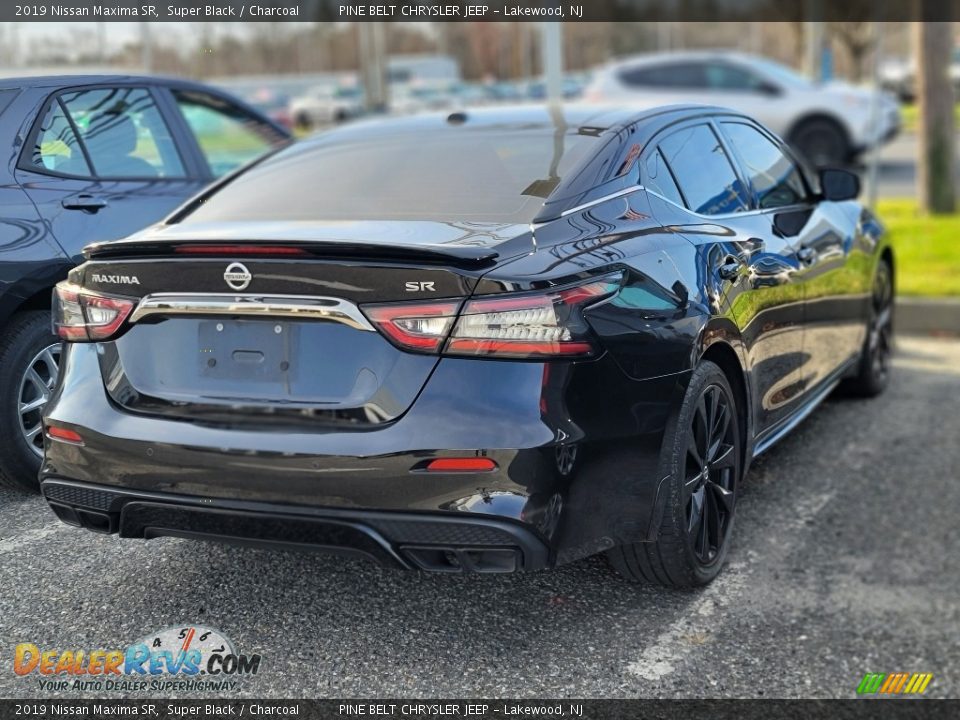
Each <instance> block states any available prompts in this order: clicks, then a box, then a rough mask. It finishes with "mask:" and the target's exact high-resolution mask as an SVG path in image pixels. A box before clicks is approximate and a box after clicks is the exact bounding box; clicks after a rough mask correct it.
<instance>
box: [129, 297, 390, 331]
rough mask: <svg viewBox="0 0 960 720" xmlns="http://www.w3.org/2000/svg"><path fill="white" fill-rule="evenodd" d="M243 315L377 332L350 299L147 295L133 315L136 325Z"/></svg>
mask: <svg viewBox="0 0 960 720" xmlns="http://www.w3.org/2000/svg"><path fill="white" fill-rule="evenodd" d="M175 315H242V316H250V315H252V316H263V317H288V318H298V319H302V320H325V321H328V322H338V323H342V324H344V325H348V326H350V327H352V328H354V329H356V330H367V331H369V332H376V329H375V328H374V327H373V325H371V324H370V321H369V320H367V318H366V317H364V315H363V313H362V312H360V308H358V307H357V306H356V305H354V304H353V303H352V302H350V301H348V300H342V299H340V298H332V297H317V296H312V295H255V294H236V293H194V294H180V293H155V294H153V295H146V296H144V297H143V298H142V299H141V300H140V302H139V304H138V305H137V307H136V308H135V309H134V311H133V312H132V313H131V314H130V322H132V323H135V322H138V321H140V320H143V319H144V318H147V317H151V316H175Z"/></svg>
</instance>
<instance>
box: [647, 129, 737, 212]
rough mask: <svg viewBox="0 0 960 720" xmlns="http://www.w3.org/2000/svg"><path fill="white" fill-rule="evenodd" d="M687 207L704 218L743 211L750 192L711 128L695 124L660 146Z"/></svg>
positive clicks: (668, 138) (665, 140)
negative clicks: (745, 189)
mask: <svg viewBox="0 0 960 720" xmlns="http://www.w3.org/2000/svg"><path fill="white" fill-rule="evenodd" d="M660 152H662V153H663V156H664V158H665V159H666V161H667V164H668V165H669V166H670V169H671V170H673V176H674V177H675V178H676V179H677V183H678V184H679V186H680V190H681V191H682V192H683V197H684V198H686V201H687V207H688V208H690V209H691V210H693V211H694V212H697V213H701V214H703V215H721V214H725V213H735V212H742V211H744V210H746V209H747V208H748V207H749V202H748V201H747V197H748V196H747V193H746V192H745V191H744V187H743V185H742V184H741V182H740V179H739V178H738V177H737V174H736V172H735V171H734V169H733V165H732V164H731V163H730V158H728V157H727V154H726V152H724V150H723V146H722V145H721V144H720V140H719V139H718V138H717V136H716V134H715V133H714V132H713V129H712V128H711V127H710V126H709V125H692V126H690V127H686V128H683V129H682V130H678V131H676V132H675V133H673V134H672V135H668V136H667V137H666V138H665V139H664V140H663V141H661V143H660Z"/></svg>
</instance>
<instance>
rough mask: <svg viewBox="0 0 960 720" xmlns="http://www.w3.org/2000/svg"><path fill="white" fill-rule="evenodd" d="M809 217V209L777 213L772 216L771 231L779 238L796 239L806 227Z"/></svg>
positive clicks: (811, 212) (810, 211) (811, 211)
mask: <svg viewBox="0 0 960 720" xmlns="http://www.w3.org/2000/svg"><path fill="white" fill-rule="evenodd" d="M811 215H813V210H809V209H803V210H787V211H785V212H779V213H777V214H776V215H774V216H773V229H774V230H776V232H777V235H779V236H780V237H783V238H792V237H796V236H797V235H799V234H800V232H801V231H802V230H803V228H804V227H806V225H807V222H809V220H810V216H811Z"/></svg>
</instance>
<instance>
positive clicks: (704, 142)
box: [40, 106, 894, 587]
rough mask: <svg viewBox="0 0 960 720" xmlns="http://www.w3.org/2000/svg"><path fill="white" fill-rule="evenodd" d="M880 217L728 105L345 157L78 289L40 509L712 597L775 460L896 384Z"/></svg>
mask: <svg viewBox="0 0 960 720" xmlns="http://www.w3.org/2000/svg"><path fill="white" fill-rule="evenodd" d="M857 194H858V182H857V179H856V176H853V175H850V174H848V173H846V172H844V171H839V170H824V171H821V172H820V173H819V176H818V177H815V178H814V177H811V176H809V174H808V173H807V171H806V170H805V169H803V168H802V167H801V165H800V164H799V163H798V162H797V161H796V159H795V158H794V157H793V156H792V154H791V152H790V151H789V149H787V148H786V147H785V146H784V144H783V143H782V142H781V141H780V140H779V139H778V138H777V137H775V136H774V135H772V134H770V133H769V132H768V131H767V130H765V129H764V128H763V127H761V126H760V125H758V124H757V123H755V122H753V121H752V120H751V119H749V118H747V117H744V116H742V115H738V114H735V113H733V112H730V111H727V110H723V109H719V108H710V107H703V106H681V107H666V108H661V109H658V110H652V111H646V112H635V111H625V110H605V109H598V108H587V107H579V108H578V107H569V108H565V109H560V108H552V109H548V108H535V107H525V108H521V109H494V110H485V111H470V112H466V113H462V112H456V113H453V114H444V115H436V116H422V117H412V118H403V119H393V120H380V121H373V122H369V123H363V124H358V125H354V126H350V127H344V128H341V129H337V130H334V131H331V132H328V133H325V134H321V135H319V136H316V137H315V138H313V139H311V140H309V141H306V142H303V143H299V144H296V145H294V146H291V147H289V148H287V149H284V150H281V151H279V152H277V153H275V154H273V155H271V156H269V157H267V158H266V159H263V160H261V161H259V162H258V163H256V164H254V165H253V166H252V167H249V168H247V169H246V170H244V171H243V172H240V173H239V174H237V175H234V176H232V177H228V178H226V179H224V180H223V181H221V182H219V183H218V184H215V185H214V186H212V187H211V188H209V189H208V190H206V191H205V192H203V193H202V194H200V195H199V196H197V197H196V198H195V199H194V200H192V201H191V202H189V203H188V204H186V205H185V206H183V207H182V208H180V209H179V210H178V211H177V212H175V213H174V214H173V215H172V216H170V217H169V218H168V219H167V220H166V221H165V222H163V223H162V224H160V225H158V226H155V227H153V228H149V229H147V230H145V231H142V232H140V233H138V234H136V235H133V236H131V237H130V238H128V239H125V240H120V241H116V242H110V243H103V244H97V245H93V246H90V247H88V248H87V249H86V251H85V255H86V262H85V263H84V264H83V265H81V266H79V267H78V268H76V269H75V270H73V271H72V272H71V273H70V276H69V279H68V280H66V281H64V282H62V283H61V284H60V285H58V287H57V289H56V302H55V305H56V308H55V324H56V328H57V331H58V333H59V335H60V337H62V338H63V340H64V341H65V342H64V351H63V363H62V364H63V370H62V373H61V378H60V381H59V384H58V386H57V388H56V389H55V391H54V393H53V396H52V399H51V401H50V403H49V404H48V406H47V410H46V415H45V442H46V457H45V460H44V463H43V467H42V469H41V473H40V480H41V484H42V490H43V493H44V495H45V497H46V499H47V501H48V502H49V504H50V505H51V507H52V508H53V510H54V511H55V512H56V514H57V515H58V516H59V517H60V518H61V519H62V520H63V521H65V522H67V523H71V524H74V525H78V526H82V527H85V528H87V529H89V530H93V531H96V532H102V533H116V532H119V534H120V536H121V537H128V538H153V537H157V536H179V537H188V538H200V539H219V540H225V541H235V542H241V543H254V544H260V545H264V546H270V547H287V548H317V549H323V550H328V551H334V552H337V551H339V552H344V553H350V554H355V555H360V556H364V557H367V558H370V559H374V560H376V561H379V562H380V563H382V564H385V565H388V566H393V567H400V568H418V569H422V570H432V571H440V572H508V571H514V570H531V569H537V568H545V567H551V566H554V565H557V564H560V563H564V562H569V561H571V560H575V559H577V558H581V557H585V556H588V555H592V554H596V553H600V552H606V553H607V554H608V556H609V557H610V559H611V560H612V562H613V565H614V566H615V567H616V568H617V569H619V570H620V571H621V572H622V573H623V574H624V575H626V576H627V577H629V578H631V579H645V580H649V581H653V582H657V583H662V584H664V585H668V586H677V587H685V586H696V585H702V584H705V583H707V582H709V581H710V580H711V579H712V578H714V577H715V576H716V575H717V573H718V572H719V571H720V568H721V566H722V565H723V563H724V558H725V556H726V554H727V551H728V548H729V545H730V536H731V531H732V528H733V524H734V516H735V511H736V502H737V493H738V489H739V487H740V484H741V482H742V480H743V478H744V474H745V472H746V470H747V467H748V466H749V464H750V462H751V460H752V459H753V458H754V457H756V456H757V455H759V454H760V453H762V452H764V451H765V450H767V449H768V448H770V447H771V446H772V445H773V444H774V443H775V442H776V441H777V440H779V439H780V438H782V437H783V436H784V435H785V434H786V433H788V432H789V431H790V430H791V429H792V428H793V427H794V426H796V425H797V423H798V422H799V421H801V420H802V419H803V418H804V417H805V416H806V415H807V414H808V413H810V411H811V410H813V408H815V407H816V406H817V405H818V403H820V402H821V401H822V400H823V399H824V398H825V397H826V396H827V395H828V394H829V393H830V392H831V391H832V390H833V389H834V388H835V387H836V386H837V385H838V383H840V382H844V383H846V384H847V385H848V386H849V388H850V389H851V390H852V391H855V392H858V393H860V394H864V395H874V394H877V393H879V392H880V391H882V390H883V388H884V385H885V384H886V382H887V375H888V357H889V353H890V349H891V335H890V333H891V298H892V286H893V277H894V258H893V255H892V252H891V249H890V247H889V246H888V245H887V244H886V242H885V240H884V239H883V234H882V227H881V225H880V224H879V222H878V221H877V219H876V218H875V217H874V216H873V215H872V214H871V213H870V212H869V211H868V210H867V209H865V208H864V207H863V206H861V205H860V204H858V203H857V202H856V200H855V197H856V196H857Z"/></svg>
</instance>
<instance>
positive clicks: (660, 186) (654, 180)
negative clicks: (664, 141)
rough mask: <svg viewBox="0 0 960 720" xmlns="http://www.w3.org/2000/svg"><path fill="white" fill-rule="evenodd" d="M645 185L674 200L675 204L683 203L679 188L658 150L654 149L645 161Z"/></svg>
mask: <svg viewBox="0 0 960 720" xmlns="http://www.w3.org/2000/svg"><path fill="white" fill-rule="evenodd" d="M646 175H647V178H646V183H645V184H646V186H647V189H648V190H652V191H653V192H655V193H657V195H660V196H661V197H665V198H666V199H667V200H671V201H673V202H675V203H676V204H677V205H681V206H682V205H683V196H682V195H681V194H680V188H678V187H677V183H676V182H674V180H673V176H672V175H671V174H670V168H668V167H667V165H666V163H664V161H663V156H662V155H661V154H660V151H659V150H657V151H655V152H654V153H653V154H652V155H651V156H650V157H649V158H648V159H647V163H646Z"/></svg>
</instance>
